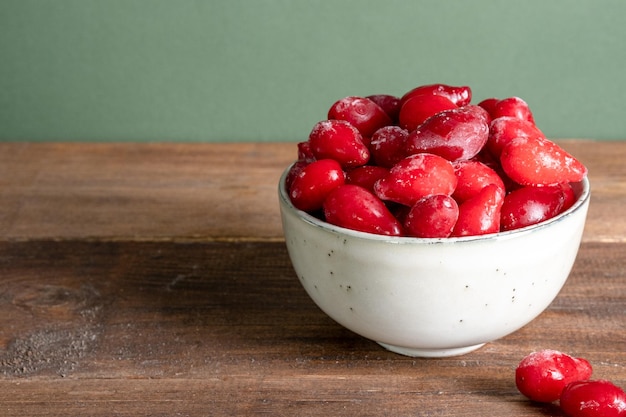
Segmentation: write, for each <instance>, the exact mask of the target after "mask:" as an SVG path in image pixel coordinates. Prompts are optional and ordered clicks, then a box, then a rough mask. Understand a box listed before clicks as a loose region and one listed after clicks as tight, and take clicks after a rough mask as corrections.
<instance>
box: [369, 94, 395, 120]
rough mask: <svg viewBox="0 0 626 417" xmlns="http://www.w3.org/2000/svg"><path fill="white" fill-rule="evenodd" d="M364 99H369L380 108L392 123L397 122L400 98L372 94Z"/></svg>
mask: <svg viewBox="0 0 626 417" xmlns="http://www.w3.org/2000/svg"><path fill="white" fill-rule="evenodd" d="M365 98H369V99H370V100H372V101H373V102H374V103H376V104H378V105H379V106H380V108H381V109H383V110H384V111H385V113H387V116H389V118H390V119H391V121H392V123H397V122H398V114H400V97H396V96H392V95H390V94H373V95H371V96H367V97H365Z"/></svg>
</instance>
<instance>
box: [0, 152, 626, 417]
mask: <svg viewBox="0 0 626 417" xmlns="http://www.w3.org/2000/svg"><path fill="white" fill-rule="evenodd" d="M560 143H561V144H562V145H563V146H564V147H565V148H566V149H568V150H569V151H570V152H571V153H573V154H574V155H576V156H579V157H580V159H582V160H583V162H584V163H585V164H586V165H587V166H588V167H589V171H590V180H591V184H592V202H591V207H590V211H589V218H588V223H587V227H586V229H585V235H584V239H583V243H582V246H581V249H580V252H579V256H578V258H577V260H576V263H575V265H574V268H573V271H572V273H571V275H570V278H569V280H568V282H567V283H566V285H565V287H564V288H563V290H562V291H561V293H560V294H559V296H558V297H557V299H556V300H555V301H554V302H553V303H552V305H551V306H550V307H549V308H548V309H547V310H546V311H545V312H544V313H543V314H542V315H541V316H539V317H538V318H537V319H536V320H534V321H533V322H532V323H530V324H529V325H527V326H526V327H524V328H522V329H521V330H519V331H518V332H516V333H514V334H512V335H510V336H507V337H505V338H503V339H500V340H497V341H495V342H492V343H488V344H487V345H486V346H484V347H483V348H481V349H479V350H477V351H475V352H472V353H470V354H467V355H464V356H460V357H453V358H444V359H416V358H408V357H404V356H400V355H396V354H393V353H390V352H388V351H386V350H384V349H383V348H381V347H380V346H378V345H377V344H376V343H374V342H371V341H369V340H366V339H364V338H362V337H360V336H357V335H355V334H354V333H352V332H350V331H348V330H346V329H344V328H343V327H341V326H339V325H338V324H336V323H335V322H334V321H332V320H331V319H330V318H328V317H327V316H326V315H325V314H324V313H322V312H321V311H320V310H319V309H318V308H317V307H316V306H315V304H313V302H312V301H311V300H310V299H309V298H308V296H307V295H306V294H305V292H304V290H303V289H302V287H301V286H300V284H299V282H298V280H297V278H296V277H295V275H294V272H293V270H292V267H291V264H290V261H289V258H288V256H287V252H286V249H285V246H284V242H283V240H282V231H281V229H280V219H279V213H278V205H277V199H276V186H277V181H278V177H279V175H280V173H281V172H282V170H283V169H284V168H285V167H286V166H287V165H288V164H289V163H290V162H291V161H292V159H293V157H294V145H293V144H236V145H232V144H231V145H227V144H73V143H56V144H52V143H49V144H34V143H20V144H17V143H15V144H11V143H2V144H0V207H2V209H1V210H0V283H1V286H0V415H2V416H8V417H11V416H24V415H27V416H49V417H56V416H59V417H60V416H67V415H76V416H83V415H84V416H112V415H114V416H138V415H142V416H248V415H250V416H253V415H267V414H272V415H276V416H293V415H298V416H320V415H342V416H398V415H414V416H459V415H463V416H469V417H473V416H475V417H478V416H481V417H482V416H485V415H506V416H529V417H530V416H563V414H562V413H561V412H560V410H559V409H558V407H557V406H556V405H543V406H540V405H534V404H532V403H530V402H528V401H526V400H525V399H524V397H522V396H521V395H520V394H519V393H518V392H517V390H516V388H515V384H514V379H513V373H514V369H515V366H516V365H517V363H518V362H519V360H520V359H521V358H522V357H523V356H524V355H525V354H526V353H528V352H530V351H533V350H537V349H541V348H553V349H560V350H564V351H567V352H569V353H572V354H575V355H580V356H584V357H585V358H587V359H588V360H590V361H591V363H592V364H593V366H594V369H595V374H594V377H598V378H605V379H611V380H613V381H614V382H616V383H617V384H619V385H621V386H622V387H626V351H625V349H624V346H626V321H625V320H624V317H625V315H626V268H625V265H626V264H625V261H626V258H625V254H626V219H625V216H624V211H623V207H624V204H625V203H626V170H625V169H624V165H623V161H624V160H625V159H624V158H626V142H611V143H607V142H594V141H560Z"/></svg>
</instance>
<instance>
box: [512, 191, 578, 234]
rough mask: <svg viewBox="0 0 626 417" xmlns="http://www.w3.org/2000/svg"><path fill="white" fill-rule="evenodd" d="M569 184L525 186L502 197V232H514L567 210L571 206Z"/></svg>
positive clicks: (571, 193)
mask: <svg viewBox="0 0 626 417" xmlns="http://www.w3.org/2000/svg"><path fill="white" fill-rule="evenodd" d="M572 195H573V191H572V188H571V186H569V184H563V185H562V184H559V185H552V186H550V185H548V186H543V187H536V186H532V185H527V186H524V187H521V188H518V189H517V190H514V191H511V192H510V193H509V194H507V195H506V196H505V197H504V203H503V204H502V211H501V224H500V227H501V229H502V230H514V229H520V228H522V227H526V226H530V225H533V224H537V223H541V222H543V221H546V220H548V219H551V218H552V217H554V216H556V215H558V214H560V213H562V212H563V211H565V210H567V209H568V208H569V207H570V206H571V204H572V202H573V201H572V199H571V198H572Z"/></svg>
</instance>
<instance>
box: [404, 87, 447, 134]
mask: <svg viewBox="0 0 626 417" xmlns="http://www.w3.org/2000/svg"><path fill="white" fill-rule="evenodd" d="M457 107H458V106H457V105H456V104H454V103H453V102H452V101H450V99H448V98H447V97H444V96H440V95H436V94H418V95H415V96H412V97H409V98H408V99H407V100H406V101H405V102H404V104H403V105H402V107H401V108H400V114H399V115H398V123H399V125H400V127H402V128H404V129H406V130H408V131H409V132H410V131H413V130H415V129H417V127H418V126H419V125H421V124H422V123H424V121H425V120H426V119H428V118H429V117H430V116H434V115H435V114H437V113H439V112H442V111H444V110H451V109H456V108H457Z"/></svg>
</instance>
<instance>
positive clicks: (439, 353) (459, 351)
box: [376, 342, 485, 358]
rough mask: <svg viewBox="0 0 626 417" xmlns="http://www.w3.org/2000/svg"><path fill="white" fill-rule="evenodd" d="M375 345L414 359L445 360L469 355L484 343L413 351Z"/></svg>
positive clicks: (385, 344)
mask: <svg viewBox="0 0 626 417" xmlns="http://www.w3.org/2000/svg"><path fill="white" fill-rule="evenodd" d="M376 343H378V344H379V345H381V346H382V347H384V348H385V349H387V350H389V351H391V352H394V353H399V354H400V355H405V356H412V357H415V358H445V357H448V356H459V355H465V354H466V353H470V352H472V351H474V350H476V349H479V348H481V347H483V346H484V345H485V343H479V344H477V345H473V346H464V347H459V348H452V349H414V348H407V347H403V346H394V345H389V344H387V343H382V342H376Z"/></svg>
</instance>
